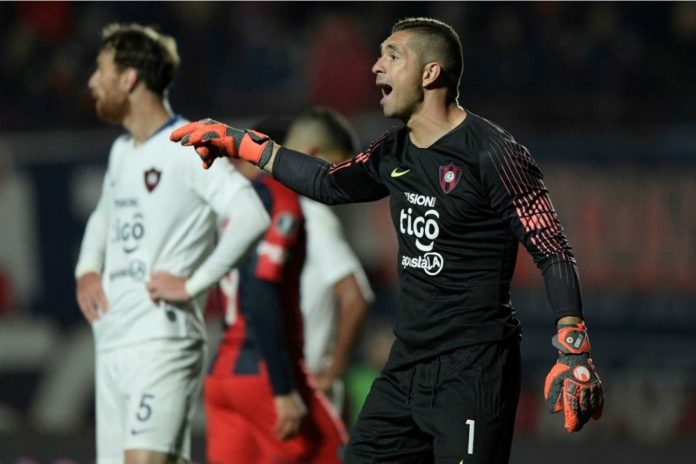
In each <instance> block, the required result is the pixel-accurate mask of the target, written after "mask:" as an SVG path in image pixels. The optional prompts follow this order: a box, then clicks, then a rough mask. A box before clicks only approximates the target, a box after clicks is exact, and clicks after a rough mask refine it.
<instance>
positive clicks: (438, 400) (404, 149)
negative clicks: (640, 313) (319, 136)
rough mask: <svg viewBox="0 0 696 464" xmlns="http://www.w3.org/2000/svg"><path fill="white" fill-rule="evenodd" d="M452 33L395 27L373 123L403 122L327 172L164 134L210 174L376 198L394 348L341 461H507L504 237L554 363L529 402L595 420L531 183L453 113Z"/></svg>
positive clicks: (192, 133) (252, 148) (552, 221)
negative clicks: (536, 288)
mask: <svg viewBox="0 0 696 464" xmlns="http://www.w3.org/2000/svg"><path fill="white" fill-rule="evenodd" d="M462 69H463V65H462V49H461V43H460V41H459V37H458V35H457V33H456V32H455V31H454V30H453V29H452V28H451V27H450V26H448V25H446V24H444V23H442V22H440V21H437V20H434V19H429V18H409V19H405V20H402V21H399V22H398V23H396V24H395V25H394V27H393V28H392V34H391V36H390V37H388V38H387V39H386V40H385V41H384V42H383V43H382V46H381V55H380V57H379V58H378V59H377V62H376V63H375V65H374V66H373V68H372V72H373V73H374V74H375V76H376V77H375V79H376V85H377V87H378V88H379V89H380V90H381V92H382V99H381V100H380V105H381V106H382V110H383V113H384V115H385V116H386V117H388V118H395V119H399V120H401V121H402V122H403V123H404V125H403V127H402V128H397V129H393V130H389V131H387V132H386V133H385V134H383V135H382V136H380V137H378V138H377V139H376V140H375V141H374V142H372V144H371V145H370V146H369V147H368V149H367V150H365V151H364V152H362V153H360V154H358V155H356V156H355V157H354V158H353V159H352V160H349V161H346V162H344V163H340V164H337V165H330V164H328V163H326V162H323V161H321V160H318V159H316V158H312V157H308V156H305V155H303V154H300V153H297V152H294V151H292V150H289V149H286V148H283V147H280V146H279V145H277V144H275V143H274V142H272V141H270V140H269V139H268V137H266V136H264V135H263V134H259V133H257V132H251V131H244V130H239V129H235V128H232V127H229V126H226V125H224V124H221V123H217V122H216V121H212V120H204V121H199V122H197V123H192V124H189V125H187V126H185V127H183V128H180V129H178V130H176V131H174V132H173V133H172V134H171V138H172V140H174V141H181V143H182V144H183V145H188V146H193V147H194V148H195V149H196V151H197V152H198V154H199V155H200V156H201V158H202V159H203V161H204V163H205V165H206V166H210V165H211V164H212V162H213V161H214V160H215V158H216V157H220V156H228V157H234V158H242V159H245V160H247V161H250V162H251V163H253V164H256V165H258V166H260V167H262V168H263V169H265V170H267V171H268V172H272V173H273V176H274V177H275V178H276V179H278V180H279V181H280V182H282V183H284V184H285V185H287V186H289V187H290V188H292V189H294V190H296V191H298V192H300V193H302V194H303V195H306V196H309V197H311V198H314V199H317V200H319V201H321V202H324V203H329V204H335V203H348V202H361V201H372V200H378V199H380V198H384V197H386V196H389V197H390V208H391V215H392V221H393V223H394V227H395V229H396V233H397V237H398V243H399V255H398V270H399V283H400V285H401V288H402V294H401V301H400V307H399V310H398V312H397V317H396V326H395V329H394V333H395V335H396V341H395V342H394V345H393V347H392V350H391V354H390V356H389V360H388V361H387V363H386V365H385V367H384V369H383V371H382V373H381V374H380V376H379V377H378V378H377V379H376V380H375V382H374V384H373V385H372V388H371V390H370V393H369V395H368V397H367V400H366V402H365V405H364V406H363V409H362V411H361V412H360V416H359V417H358V420H357V422H356V424H355V427H354V428H353V430H352V431H351V436H350V441H349V443H348V446H347V449H346V453H345V463H347V464H354V463H377V462H379V463H394V462H398V463H443V464H444V463H478V464H481V463H485V464H491V463H495V464H499V463H507V462H508V460H509V455H510V447H511V442H512V433H513V427H514V421H515V411H516V408H517V401H518V396H519V385H520V352H519V340H520V323H519V321H518V320H517V318H516V317H515V312H514V310H513V307H512V303H511V300H510V282H511V280H512V276H513V272H514V268H515V261H516V258H517V248H518V243H519V242H522V244H523V245H524V246H525V248H526V249H527V250H528V251H529V253H530V254H531V255H532V257H533V258H534V261H535V263H536V265H537V267H538V268H539V269H540V270H541V272H542V274H543V276H544V282H545V286H546V293H547V295H548V299H549V302H550V304H551V308H552V310H553V315H554V320H555V323H556V331H557V332H556V335H555V336H554V337H553V340H552V345H553V347H554V348H555V349H556V350H557V351H558V356H559V357H558V361H557V363H556V364H555V366H554V367H553V368H552V369H551V371H550V373H549V375H548V376H547V379H546V383H545V388H544V393H545V396H546V400H547V404H548V406H549V408H550V409H551V411H552V412H561V411H562V412H563V414H564V416H565V428H566V429H567V430H568V431H569V432H574V431H577V430H580V429H581V428H582V427H583V425H584V424H585V423H586V422H587V421H589V420H590V418H591V417H594V418H595V419H597V418H599V417H600V416H601V413H602V407H603V402H604V401H603V396H602V388H601V382H600V380H599V377H598V376H597V373H596V371H595V368H594V366H593V364H592V361H591V359H590V343H589V339H588V337H587V330H586V326H585V323H584V318H583V312H582V302H581V292H580V282H579V278H578V273H577V269H576V262H575V257H574V254H573V251H572V249H571V247H570V245H569V244H568V241H567V239H566V237H565V235H564V233H563V229H562V227H561V224H560V222H559V220H558V217H557V215H556V212H555V210H554V208H553V206H552V203H551V199H550V196H549V192H548V190H547V188H546V186H545V185H544V182H543V176H542V174H541V171H540V169H539V167H538V166H537V164H536V162H535V161H534V159H533V158H532V157H531V155H530V154H529V152H528V151H527V149H526V148H525V147H524V146H522V145H520V144H519V143H517V141H516V140H515V139H514V138H513V137H512V136H511V135H510V134H509V133H508V132H506V131H505V130H503V129H502V128H501V127H499V126H498V125H496V124H494V123H492V122H491V121H489V120H487V119H484V118H483V117H480V116H478V115H476V114H474V113H472V112H471V111H469V110H467V109H464V108H462V107H461V106H459V104H458V101H457V99H458V89H459V81H460V77H461V73H462Z"/></svg>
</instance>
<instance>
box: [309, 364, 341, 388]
mask: <svg viewBox="0 0 696 464" xmlns="http://www.w3.org/2000/svg"><path fill="white" fill-rule="evenodd" d="M312 377H313V379H314V388H316V389H317V390H321V391H323V392H324V393H326V392H328V391H330V390H331V388H332V387H333V384H334V381H335V380H336V374H334V372H333V371H332V370H331V368H329V367H327V368H325V369H319V370H318V371H316V372H314V373H312Z"/></svg>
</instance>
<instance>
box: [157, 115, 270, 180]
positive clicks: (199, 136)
mask: <svg viewBox="0 0 696 464" xmlns="http://www.w3.org/2000/svg"><path fill="white" fill-rule="evenodd" d="M169 139H170V140H171V141H173V142H179V141H181V144H182V145H184V146H186V147H194V148H195V150H196V153H198V156H200V157H201V159H202V160H203V165H204V167H205V168H206V169H207V168H209V167H210V166H212V165H213V162H214V161H215V159H216V158H222V157H224V156H227V157H229V158H239V159H243V160H246V161H249V162H250V163H252V164H255V165H257V166H258V167H260V168H263V167H264V166H265V165H266V163H268V161H269V160H270V159H271V154H272V153H273V143H272V140H271V139H270V137H268V136H267V135H266V134H262V133H260V132H256V131H252V130H247V129H235V128H234V127H230V126H228V125H226V124H223V123H221V122H218V121H215V120H213V119H201V120H200V121H196V122H191V123H188V124H186V125H185V126H181V127H180V128H178V129H176V130H175V131H173V132H172V133H171V134H170V135H169Z"/></svg>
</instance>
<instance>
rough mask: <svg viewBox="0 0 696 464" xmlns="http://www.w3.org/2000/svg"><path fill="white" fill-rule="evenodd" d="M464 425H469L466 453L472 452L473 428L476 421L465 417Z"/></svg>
mask: <svg viewBox="0 0 696 464" xmlns="http://www.w3.org/2000/svg"><path fill="white" fill-rule="evenodd" d="M466 425H468V426H469V447H468V448H467V450H466V452H467V453H468V454H474V428H475V427H476V421H475V420H473V419H467V420H466Z"/></svg>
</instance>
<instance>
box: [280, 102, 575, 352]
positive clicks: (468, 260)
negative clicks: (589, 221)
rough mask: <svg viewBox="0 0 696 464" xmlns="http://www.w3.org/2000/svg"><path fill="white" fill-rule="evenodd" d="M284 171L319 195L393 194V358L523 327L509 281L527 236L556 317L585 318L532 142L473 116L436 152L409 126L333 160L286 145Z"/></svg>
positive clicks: (287, 179) (333, 200) (296, 185)
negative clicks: (416, 140)
mask: <svg viewBox="0 0 696 464" xmlns="http://www.w3.org/2000/svg"><path fill="white" fill-rule="evenodd" d="M273 173H274V175H275V176H276V177H277V178H278V179H279V180H280V181H281V182H283V183H284V184H286V185H288V186H289V187H291V188H293V189H295V190H297V191H299V192H301V193H303V194H305V195H307V196H309V197H311V198H314V199H317V200H318V201H321V202H324V203H328V204H337V203H348V202H360V201H369V200H376V199H379V198H383V197H385V196H387V195H389V196H390V208H391V215H392V221H393V223H394V227H395V229H396V233H397V236H398V243H399V253H398V260H397V263H396V265H397V267H398V270H399V282H400V285H401V291H402V293H401V299H400V307H399V309H398V311H397V318H396V325H395V330H394V332H395V335H396V337H397V343H396V344H395V349H394V350H395V351H394V355H396V356H397V357H398V358H397V359H400V360H402V362H404V363H406V362H411V361H417V360H420V359H424V358H427V357H430V356H434V355H437V354H439V353H442V352H445V351H448V350H451V349H453V348H456V347H459V346H464V345H468V344H473V343H479V342H485V341H494V340H501V339H503V338H506V337H508V336H511V335H513V334H516V333H518V331H519V323H518V321H517V319H516V318H515V317H514V311H513V308H512V305H511V302H510V281H511V279H512V275H513V271H514V268H515V261H516V257H517V244H518V243H519V242H522V243H523V244H524V246H525V247H526V248H527V250H528V251H529V252H530V253H531V255H532V256H533V258H534V261H535V263H536V264H537V266H538V267H539V268H540V269H541V271H542V272H543V275H544V280H545V284H546V289H547V294H548V297H549V301H550V303H551V307H552V309H553V311H554V314H555V317H556V318H560V317H563V316H571V315H572V316H581V315H582V313H581V296H580V288H579V282H578V277H577V272H576V267H575V259H574V257H573V252H572V250H571V248H570V246H569V245H568V242H567V240H566V237H565V236H564V234H563V231H562V227H561V225H560V223H559V221H558V218H557V216H556V213H555V211H554V209H553V206H552V204H551V200H550V199H549V195H548V191H547V189H546V187H545V186H544V183H543V177H542V174H541V171H540V170H539V168H538V167H537V165H536V163H535V162H534V160H533V159H532V157H531V156H530V154H529V152H528V151H527V149H526V148H525V147H524V146H522V145H520V144H518V143H517V142H516V141H515V140H514V138H513V137H512V136H511V135H510V134H509V133H507V132H506V131H505V130H503V129H501V128H500V127H498V126H497V125H495V124H493V123H492V122H490V121H488V120H486V119H484V118H481V117H479V116H477V115H475V114H472V113H468V115H467V117H466V118H465V119H464V121H463V122H462V123H461V124H460V125H459V126H457V127H456V128H455V129H453V130H452V131H451V132H449V133H447V134H446V135H444V136H443V137H442V138H440V139H439V140H438V141H436V142H435V143H434V144H433V145H431V146H430V147H428V148H418V147H416V146H414V145H413V144H412V143H411V142H410V140H409V137H408V133H407V131H406V129H404V128H402V129H395V130H392V131H388V132H386V133H385V134H383V135H382V136H381V137H379V138H378V139H376V140H375V141H373V142H372V144H371V145H370V146H369V148H368V149H367V150H365V151H364V152H362V153H360V154H358V155H357V156H355V157H354V158H353V159H352V160H349V161H346V162H344V163H342V164H337V165H329V164H326V163H324V162H322V161H320V160H316V159H314V158H311V157H307V156H304V155H301V154H299V153H296V152H293V151H291V150H287V149H281V150H280V151H279V152H278V155H277V157H276V160H275V163H274V169H273Z"/></svg>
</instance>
